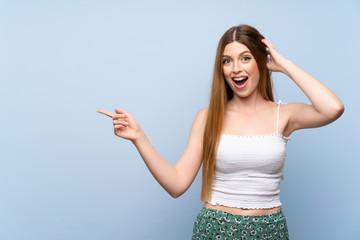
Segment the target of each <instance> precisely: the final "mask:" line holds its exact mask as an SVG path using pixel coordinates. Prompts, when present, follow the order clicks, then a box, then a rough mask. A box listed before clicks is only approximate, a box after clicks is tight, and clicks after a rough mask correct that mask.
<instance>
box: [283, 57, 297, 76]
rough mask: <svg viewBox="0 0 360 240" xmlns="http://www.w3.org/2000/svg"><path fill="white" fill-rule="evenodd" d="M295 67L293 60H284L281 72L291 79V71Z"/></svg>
mask: <svg viewBox="0 0 360 240" xmlns="http://www.w3.org/2000/svg"><path fill="white" fill-rule="evenodd" d="M294 65H295V64H294V63H293V62H292V61H291V60H289V59H286V60H284V62H283V63H282V64H281V72H282V73H283V74H285V75H286V76H288V77H290V78H291V69H292V68H293V66H294Z"/></svg>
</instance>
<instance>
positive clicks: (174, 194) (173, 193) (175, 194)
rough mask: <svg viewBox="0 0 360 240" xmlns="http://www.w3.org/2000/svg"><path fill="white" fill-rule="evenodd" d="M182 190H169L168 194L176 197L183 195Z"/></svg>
mask: <svg viewBox="0 0 360 240" xmlns="http://www.w3.org/2000/svg"><path fill="white" fill-rule="evenodd" d="M183 193H184V192H180V191H176V192H169V194H170V196H171V197H173V198H178V197H180V196H181V195H183Z"/></svg>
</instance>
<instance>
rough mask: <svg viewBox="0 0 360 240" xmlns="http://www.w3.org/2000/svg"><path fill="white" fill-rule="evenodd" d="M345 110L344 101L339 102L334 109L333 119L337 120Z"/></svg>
mask: <svg viewBox="0 0 360 240" xmlns="http://www.w3.org/2000/svg"><path fill="white" fill-rule="evenodd" d="M344 111H345V106H344V104H343V103H342V102H340V103H339V104H337V105H336V106H335V107H334V109H333V114H332V119H333V121H335V120H336V119H338V118H339V117H340V116H341V115H342V114H343V113H344Z"/></svg>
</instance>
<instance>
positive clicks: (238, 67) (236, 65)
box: [232, 61, 242, 73]
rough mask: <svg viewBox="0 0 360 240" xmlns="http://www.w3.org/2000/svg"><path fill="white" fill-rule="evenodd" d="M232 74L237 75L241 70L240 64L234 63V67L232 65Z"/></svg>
mask: <svg viewBox="0 0 360 240" xmlns="http://www.w3.org/2000/svg"><path fill="white" fill-rule="evenodd" d="M232 70H233V73H239V72H241V70H242V66H241V63H240V62H239V61H234V65H233V69H232Z"/></svg>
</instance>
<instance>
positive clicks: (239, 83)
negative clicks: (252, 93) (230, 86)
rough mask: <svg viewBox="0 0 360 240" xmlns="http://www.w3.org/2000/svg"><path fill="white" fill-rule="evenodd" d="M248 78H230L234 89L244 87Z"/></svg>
mask: <svg viewBox="0 0 360 240" xmlns="http://www.w3.org/2000/svg"><path fill="white" fill-rule="evenodd" d="M248 79H249V78H248V77H240V78H232V80H233V81H234V83H235V86H236V87H239V88H241V87H245V85H246V82H247V80H248Z"/></svg>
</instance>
